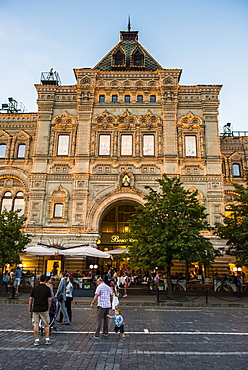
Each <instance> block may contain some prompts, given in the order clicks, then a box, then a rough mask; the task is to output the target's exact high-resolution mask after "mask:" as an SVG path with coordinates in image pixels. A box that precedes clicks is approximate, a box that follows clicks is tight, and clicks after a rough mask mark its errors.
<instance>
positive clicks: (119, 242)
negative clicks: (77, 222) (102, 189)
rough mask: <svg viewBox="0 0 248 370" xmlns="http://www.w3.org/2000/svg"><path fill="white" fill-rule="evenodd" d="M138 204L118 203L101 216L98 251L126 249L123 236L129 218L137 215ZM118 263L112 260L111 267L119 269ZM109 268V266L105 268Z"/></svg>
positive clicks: (127, 227)
mask: <svg viewBox="0 0 248 370" xmlns="http://www.w3.org/2000/svg"><path fill="white" fill-rule="evenodd" d="M139 205H140V204H139V203H136V202H134V201H130V200H128V201H119V202H117V203H115V204H112V205H111V206H109V207H108V208H107V209H106V210H105V211H104V212H103V214H102V217H101V219H100V224H99V231H100V236H101V237H100V240H99V249H101V250H103V251H110V250H113V249H122V248H126V244H125V236H124V234H125V233H126V232H128V231H129V229H130V223H131V216H132V215H133V214H137V213H138V209H137V207H138V206H139ZM119 263H120V261H118V258H114V260H113V261H112V263H111V265H112V267H114V268H116V267H119V266H117V265H119ZM106 267H109V266H105V268H106Z"/></svg>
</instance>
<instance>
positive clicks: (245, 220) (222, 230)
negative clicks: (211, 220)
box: [217, 169, 248, 266]
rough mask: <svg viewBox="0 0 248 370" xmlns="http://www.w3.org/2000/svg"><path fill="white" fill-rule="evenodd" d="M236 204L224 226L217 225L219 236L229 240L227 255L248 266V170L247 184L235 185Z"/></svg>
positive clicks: (225, 218) (230, 209)
mask: <svg viewBox="0 0 248 370" xmlns="http://www.w3.org/2000/svg"><path fill="white" fill-rule="evenodd" d="M233 186H234V188H235V190H234V191H235V203H232V204H230V205H229V209H228V215H227V216H225V217H224V224H223V225H220V224H218V225H217V228H218V235H219V236H220V237H221V238H223V239H227V243H226V244H227V246H228V249H227V251H226V253H228V254H230V255H233V256H235V257H236V258H237V259H238V262H237V264H238V265H240V266H242V265H244V266H248V169H246V170H245V184H244V185H242V184H237V183H233Z"/></svg>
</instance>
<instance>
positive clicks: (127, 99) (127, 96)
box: [124, 95, 131, 103]
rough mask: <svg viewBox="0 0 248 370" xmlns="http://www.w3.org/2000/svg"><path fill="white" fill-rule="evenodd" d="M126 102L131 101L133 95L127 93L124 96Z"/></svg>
mask: <svg viewBox="0 0 248 370" xmlns="http://www.w3.org/2000/svg"><path fill="white" fill-rule="evenodd" d="M124 102H125V103H131V96H130V95H125V96H124Z"/></svg>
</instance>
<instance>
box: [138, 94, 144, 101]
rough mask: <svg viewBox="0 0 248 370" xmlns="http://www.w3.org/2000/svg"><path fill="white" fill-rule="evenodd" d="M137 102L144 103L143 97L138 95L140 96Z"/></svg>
mask: <svg viewBox="0 0 248 370" xmlns="http://www.w3.org/2000/svg"><path fill="white" fill-rule="evenodd" d="M137 101H138V102H139V103H142V102H143V95H138V96H137Z"/></svg>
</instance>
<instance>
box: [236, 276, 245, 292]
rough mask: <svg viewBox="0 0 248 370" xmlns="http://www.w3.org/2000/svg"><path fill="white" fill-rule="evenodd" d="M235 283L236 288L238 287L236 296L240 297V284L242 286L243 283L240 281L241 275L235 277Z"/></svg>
mask: <svg viewBox="0 0 248 370" xmlns="http://www.w3.org/2000/svg"><path fill="white" fill-rule="evenodd" d="M236 285H237V289H238V291H237V297H238V298H241V286H244V284H243V282H242V277H241V275H240V274H239V275H238V276H237V277H236Z"/></svg>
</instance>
